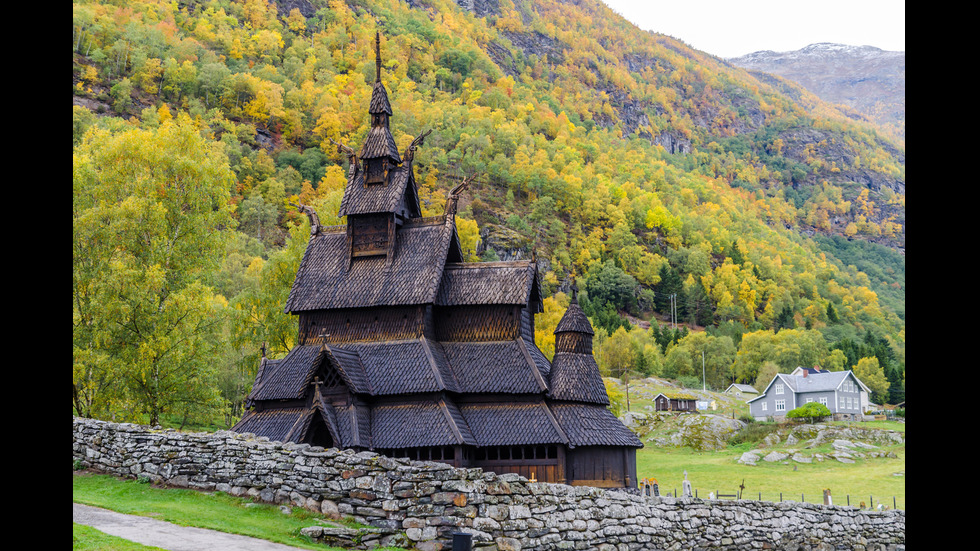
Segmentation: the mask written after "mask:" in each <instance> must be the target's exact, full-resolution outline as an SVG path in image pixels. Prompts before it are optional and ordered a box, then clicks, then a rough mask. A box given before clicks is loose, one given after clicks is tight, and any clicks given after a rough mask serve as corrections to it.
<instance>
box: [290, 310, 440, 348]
mask: <svg viewBox="0 0 980 551" xmlns="http://www.w3.org/2000/svg"><path fill="white" fill-rule="evenodd" d="M425 316H426V311H425V307H423V306H392V307H376V308H349V309H341V310H318V311H314V312H307V313H304V314H303V315H301V316H300V322H299V338H300V342H301V343H303V344H318V343H345V342H358V341H377V340H378V339H379V338H384V339H391V340H405V339H417V338H419V337H421V336H423V331H424V324H425Z"/></svg>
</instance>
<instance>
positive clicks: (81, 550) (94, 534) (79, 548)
mask: <svg viewBox="0 0 980 551" xmlns="http://www.w3.org/2000/svg"><path fill="white" fill-rule="evenodd" d="M71 548H72V551H164V550H163V549H161V548H159V547H147V546H145V545H140V544H138V543H133V542H131V541H128V540H124V539H122V538H117V537H116V536H110V535H109V534H105V533H103V532H100V531H98V530H96V529H95V528H91V527H88V526H84V525H82V524H75V523H74V522H73V523H71Z"/></svg>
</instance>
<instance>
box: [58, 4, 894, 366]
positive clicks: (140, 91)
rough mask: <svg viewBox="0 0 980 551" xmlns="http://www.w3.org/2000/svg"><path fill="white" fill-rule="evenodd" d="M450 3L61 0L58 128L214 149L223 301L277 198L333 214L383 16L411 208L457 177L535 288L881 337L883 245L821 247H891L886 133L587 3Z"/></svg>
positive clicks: (278, 227) (473, 215)
mask: <svg viewBox="0 0 980 551" xmlns="http://www.w3.org/2000/svg"><path fill="white" fill-rule="evenodd" d="M460 3H461V4H463V5H464V7H463V8H461V7H460V6H459V5H457V4H456V3H454V2H451V1H449V0H411V1H410V2H407V3H406V2H399V1H394V0H350V1H347V2H345V1H341V0H330V1H327V0H283V1H281V2H278V3H271V4H270V3H268V2H266V1H263V0H236V1H230V0H223V1H217V0H197V1H187V2H182V3H180V4H179V5H176V4H173V3H169V2H163V1H162V0H142V1H136V0H134V1H132V2H129V3H127V5H126V6H125V7H119V6H116V5H114V4H113V3H110V2H100V1H97V0H92V1H87V2H76V3H74V4H73V10H74V13H73V45H74V58H73V78H74V80H73V84H74V85H75V93H74V98H73V99H74V101H75V103H76V104H78V105H80V104H83V103H85V102H89V103H87V104H88V105H92V106H93V109H92V112H89V111H87V110H85V109H79V110H77V111H76V112H75V117H76V121H75V122H76V128H77V131H76V139H81V136H82V135H83V131H84V129H85V128H86V127H88V126H92V125H108V126H111V125H113V124H141V125H143V126H146V127H154V125H160V124H163V122H164V121H165V120H167V118H168V117H170V116H172V114H173V113H177V112H181V113H187V114H189V115H190V116H191V117H192V119H193V120H195V121H196V124H198V125H200V127H201V129H202V132H204V133H206V134H207V135H208V137H209V138H210V139H212V140H214V141H217V142H221V147H222V149H223V151H225V152H226V154H227V155H228V162H229V164H230V165H231V168H232V169H233V170H234V172H235V174H236V177H237V183H236V189H235V191H234V195H235V197H234V199H233V201H234V202H235V204H236V205H237V209H238V210H237V216H238V217H239V222H240V226H239V231H240V233H242V234H244V235H246V236H248V237H249V238H251V239H255V240H260V241H261V242H262V246H263V247H265V248H264V249H262V251H261V252H255V251H254V250H253V249H251V248H249V247H252V245H250V244H249V245H247V246H246V245H241V246H240V249H239V250H237V251H235V253H236V254H237V255H239V256H240V257H241V260H239V261H237V262H239V263H240V264H241V266H238V265H235V266H232V264H233V263H232V262H231V261H230V260H229V266H227V267H226V268H225V272H222V274H219V276H220V277H219V276H215V279H216V280H217V281H220V282H221V283H220V285H221V287H220V288H219V290H220V291H221V292H222V293H224V294H225V295H226V296H228V297H229V299H232V298H233V297H235V296H237V294H238V293H244V292H245V291H242V290H241V289H243V288H244V289H248V288H249V287H248V285H246V284H244V283H239V280H241V279H242V278H246V277H253V276H250V275H248V274H251V273H252V272H249V271H248V270H252V269H255V267H256V266H258V265H259V264H260V263H257V262H254V258H256V257H262V258H271V257H273V256H275V254H277V253H276V251H280V250H287V251H295V250H301V248H302V244H296V243H294V242H293V240H292V239H295V238H292V239H290V238H288V237H287V235H288V234H287V228H289V227H290V226H292V225H294V224H297V223H302V220H303V217H302V216H301V215H298V214H297V212H296V210H295V208H293V207H291V206H290V205H291V204H295V203H297V202H303V203H305V204H310V205H313V206H315V208H316V209H317V211H318V213H319V215H320V219H321V221H322V222H323V223H324V224H331V223H336V222H339V220H338V219H337V212H338V207H339V201H340V196H341V192H342V187H343V185H344V178H343V175H344V173H345V172H346V168H347V165H346V163H347V162H348V161H347V157H346V155H344V154H342V153H340V152H338V150H337V148H336V146H335V145H334V143H333V142H339V143H343V144H346V145H348V146H350V147H353V148H355V149H356V148H359V147H360V145H361V144H362V143H363V141H364V138H365V136H366V135H367V132H368V130H369V128H370V121H369V119H368V117H367V113H366V111H367V105H368V103H369V99H370V92H371V86H370V83H371V82H373V80H374V76H375V52H374V37H375V33H376V32H378V31H379V30H380V32H381V35H382V61H383V73H382V75H383V76H382V78H383V80H384V81H385V85H386V87H387V89H388V92H389V97H390V100H391V103H392V109H393V112H394V113H393V115H392V118H391V128H392V134H393V136H394V138H395V140H396V142H397V145H398V148H399V150H400V151H401V150H404V149H405V148H406V147H407V146H408V144H409V143H411V141H412V139H413V138H414V137H415V136H418V135H419V134H420V133H422V132H424V131H426V130H431V131H432V133H431V134H430V135H428V136H427V137H426V139H425V144H424V146H423V147H422V148H420V149H419V151H418V153H417V155H416V159H417V160H416V167H417V175H418V182H419V196H420V197H421V198H422V200H423V209H424V210H425V214H435V213H439V212H441V211H442V209H443V205H444V201H445V194H446V192H447V191H448V189H450V188H451V187H452V186H453V185H455V183H456V181H457V179H456V178H455V177H458V176H462V175H477V176H478V178H477V180H475V181H474V182H473V184H472V185H471V186H470V187H469V188H468V189H467V194H466V198H465V200H464V201H462V202H461V204H460V216H459V220H460V223H459V225H460V231H461V239H462V241H463V242H464V246H465V247H467V249H468V251H469V253H470V257H471V258H473V259H475V258H477V257H478V256H479V255H482V256H483V257H484V258H486V259H492V258H513V257H517V256H524V257H526V256H529V255H531V254H535V255H536V257H537V258H538V260H539V267H540V268H541V273H542V278H543V287H544V289H543V291H544V293H545V295H546V296H548V295H551V294H553V293H555V292H556V291H559V290H567V289H568V288H569V286H570V284H571V281H572V276H574V277H575V278H576V281H578V282H579V286H580V288H582V289H583V290H584V291H585V294H587V295H588V296H590V297H592V298H593V299H595V300H596V302H597V304H595V305H594V307H595V308H596V310H595V313H596V316H597V317H596V318H595V319H600V318H599V317H598V316H599V314H598V312H599V311H600V310H602V309H603V308H607V309H606V310H602V311H603V312H609V311H611V312H612V316H613V317H615V316H617V315H618V314H619V313H622V312H626V313H629V314H631V315H635V316H640V317H643V318H646V319H649V318H650V314H651V313H652V311H657V312H658V313H660V314H664V313H666V311H665V308H668V306H666V305H665V302H664V301H665V300H666V299H665V297H669V296H671V295H677V296H679V297H683V299H682V300H681V304H679V305H678V306H679V308H678V310H679V314H680V316H681V318H682V319H684V320H690V321H691V322H692V323H696V324H697V325H698V326H702V327H703V326H708V327H719V328H720V327H727V328H733V327H737V328H738V329H737V330H738V331H740V332H746V331H775V330H776V329H787V328H799V329H800V330H806V331H814V332H817V331H820V332H822V334H825V335H826V337H825V339H826V345H827V346H829V345H832V344H834V343H836V342H838V341H840V340H841V339H843V338H849V339H852V340H858V339H860V338H861V337H862V336H863V335H864V334H865V333H867V332H874V333H875V334H876V335H886V336H888V337H889V338H890V339H891V342H893V343H894V346H895V347H896V348H898V349H903V348H904V319H903V315H904V314H903V312H904V306H903V307H902V308H901V309H899V308H897V307H895V306H894V304H898V303H901V304H904V259H902V261H901V262H890V263H889V270H891V272H888V271H885V270H882V271H881V273H876V274H875V276H874V277H869V276H868V274H867V273H864V272H862V271H859V270H858V269H857V268H856V267H855V266H854V265H853V263H851V262H846V261H843V260H842V258H851V257H855V255H856V254H857V253H856V252H855V251H851V250H849V249H848V246H849V245H848V244H849V243H853V242H856V241H860V242H861V243H868V244H870V246H871V247H874V248H873V251H879V250H887V251H889V252H890V253H891V254H895V252H894V251H895V250H899V251H904V236H905V215H904V209H905V207H904V196H905V160H904V145H901V144H898V143H896V142H894V141H893V140H891V139H889V138H887V137H886V136H883V135H881V134H879V133H877V132H875V131H874V129H873V128H871V127H870V126H869V125H866V124H863V123H861V122H860V121H854V120H853V119H852V118H851V117H850V116H849V114H848V113H847V112H845V111H844V110H842V109H841V108H840V107H838V106H836V105H833V104H830V103H827V102H824V101H822V100H820V99H819V98H817V96H816V95H815V94H813V93H811V92H808V91H807V90H805V89H804V88H802V87H800V86H798V85H795V84H792V83H790V82H788V81H785V80H778V81H775V82H772V81H770V80H767V79H763V78H761V77H757V76H755V75H754V74H751V73H749V72H748V71H746V70H744V69H741V68H738V67H735V66H734V65H732V64H730V63H728V62H726V61H724V60H720V59H717V58H713V57H711V56H708V55H706V54H704V53H702V52H698V51H696V50H693V49H691V48H689V47H688V46H687V45H685V44H684V43H683V42H681V41H678V40H676V39H673V38H670V37H666V36H662V35H658V34H655V33H648V32H644V31H640V30H639V29H637V28H636V27H634V26H633V25H631V24H629V23H628V22H626V21H625V20H623V19H622V18H621V17H619V16H617V15H615V14H614V13H613V12H612V11H610V10H609V9H608V8H606V7H605V6H604V5H603V4H601V3H599V2H598V1H597V0H577V1H573V2H557V1H552V0H534V1H531V0H473V1H472V2H469V1H467V0H461V1H460ZM100 111H101V114H103V115H106V116H103V117H96V116H95V115H93V112H94V113H96V114H99V112H100ZM110 118H111V119H112V121H114V122H109V119H110ZM123 120H132V121H135V122H120V121H123ZM814 237H826V238H827V239H826V240H823V241H821V240H817V239H814ZM831 237H839V238H841V240H840V241H838V240H833V239H830V238H831ZM249 243H251V242H249ZM284 244H289V245H290V247H289V248H287V249H283V248H282V247H283V245H284ZM858 252H860V253H861V255H860V258H862V259H873V258H876V257H877V258H880V257H881V255H874V254H870V253H868V252H866V251H864V249H862V250H861V251H858ZM838 253H840V254H839V256H838ZM844 253H849V254H844ZM290 254H292V253H290ZM236 258H237V257H236ZM888 258H892V257H890V256H889V257H888ZM233 268H234V269H233ZM246 268H248V270H247V269H246ZM235 270H237V271H235ZM896 270H897V271H899V272H901V273H895V272H896ZM282 273H289V270H288V269H280V271H279V273H278V274H277V276H276V277H278V278H279V279H277V280H275V284H276V285H280V286H281V285H282V280H283V279H284V278H285V276H282V275H281V274H282ZM293 273H295V270H293ZM242 274H246V275H242ZM236 278H238V279H236ZM270 281H271V276H270ZM621 284H622V285H621ZM270 285H272V283H270ZM879 288H882V289H885V288H887V289H888V290H889V292H890V293H891V294H890V295H889V297H890V300H889V302H887V303H886V302H885V301H882V300H880V298H879V293H878V292H876V290H877V289H879ZM287 291H288V289H287ZM274 294H275V293H274V292H272V291H270V295H274ZM881 296H883V295H881ZM270 302H271V301H270ZM275 310H276V309H275V308H273V307H269V311H275ZM278 312H279V313H281V307H280V308H279V310H278ZM899 312H902V315H900V314H899ZM270 315H272V314H270ZM603 316H605V314H603ZM602 319H604V320H607V321H608V320H611V319H612V318H611V317H603V318H602ZM610 323H612V322H611V321H610ZM270 325H271V324H270ZM608 327H610V328H613V326H612V325H608ZM733 330H734V329H733ZM739 334H741V333H739ZM290 338H291V337H290ZM822 338H824V337H822ZM268 340H270V341H271V340H273V339H268ZM899 355H900V354H899Z"/></svg>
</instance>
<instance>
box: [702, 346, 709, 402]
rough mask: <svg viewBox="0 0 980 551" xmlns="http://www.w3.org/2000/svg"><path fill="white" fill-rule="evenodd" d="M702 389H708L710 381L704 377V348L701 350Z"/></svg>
mask: <svg viewBox="0 0 980 551" xmlns="http://www.w3.org/2000/svg"><path fill="white" fill-rule="evenodd" d="M701 390H702V391H703V392H707V391H708V382H707V381H706V380H705V379H704V350H702V351H701Z"/></svg>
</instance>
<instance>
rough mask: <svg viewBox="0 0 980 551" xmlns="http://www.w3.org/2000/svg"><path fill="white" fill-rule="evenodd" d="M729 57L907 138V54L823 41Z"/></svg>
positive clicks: (742, 65)
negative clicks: (842, 106) (787, 49)
mask: <svg viewBox="0 0 980 551" xmlns="http://www.w3.org/2000/svg"><path fill="white" fill-rule="evenodd" d="M728 61H729V62H730V63H732V64H733V65H736V66H738V67H742V68H745V69H748V70H750V71H752V72H753V74H754V75H755V76H756V77H757V78H760V79H765V78H766V76H765V75H761V74H758V73H771V74H773V75H779V76H781V77H783V78H786V79H789V80H791V81H793V82H796V83H798V84H800V85H801V86H803V87H804V88H806V89H807V90H810V91H811V92H813V93H814V94H816V95H817V96H819V97H820V98H821V99H823V100H824V101H828V102H831V103H839V104H843V105H847V106H849V107H851V108H853V109H854V110H856V111H857V112H858V113H861V114H863V115H865V116H866V117H867V118H868V119H869V120H871V121H873V122H874V123H875V124H878V125H879V126H881V127H882V128H884V129H887V131H889V132H892V133H893V134H894V135H896V136H898V137H900V138H901V139H903V140H904V139H905V52H890V51H885V50H881V49H879V48H874V47H872V46H847V45H843V44H830V43H821V44H811V45H809V46H807V47H805V48H803V49H800V50H797V51H793V52H773V51H770V50H766V51H761V52H753V53H750V54H747V55H744V56H741V57H737V58H732V59H729V60H728Z"/></svg>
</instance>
